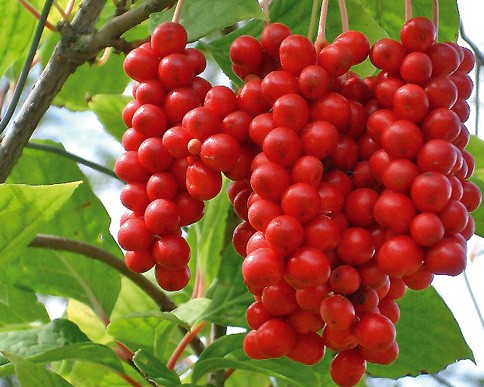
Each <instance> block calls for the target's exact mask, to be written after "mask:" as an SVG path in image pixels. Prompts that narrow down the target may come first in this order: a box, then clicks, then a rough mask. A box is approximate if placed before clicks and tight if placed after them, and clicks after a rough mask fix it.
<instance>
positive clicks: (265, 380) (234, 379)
mask: <svg viewBox="0 0 484 387" xmlns="http://www.w3.org/2000/svg"><path fill="white" fill-rule="evenodd" d="M269 385H270V379H269V377H268V376H267V375H263V374H259V373H256V372H253V371H246V370H241V369H239V370H236V371H235V372H234V373H233V374H232V375H230V377H229V378H228V379H227V380H226V382H225V386H226V387H253V386H269Z"/></svg>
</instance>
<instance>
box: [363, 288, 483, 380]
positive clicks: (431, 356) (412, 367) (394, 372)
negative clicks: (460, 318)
mask: <svg viewBox="0 0 484 387" xmlns="http://www.w3.org/2000/svg"><path fill="white" fill-rule="evenodd" d="M399 306H400V312H401V313H400V320H399V321H398V323H397V325H396V328H397V341H398V344H399V347H400V354H399V356H398V359H397V360H396V361H395V362H394V363H393V364H392V365H391V366H378V365H373V364H371V365H369V366H368V370H369V372H370V374H371V375H372V376H378V377H387V378H399V377H402V376H405V375H418V374H420V373H424V372H425V373H432V374H433V373H436V372H438V371H440V370H442V369H444V368H445V367H447V365H449V364H451V363H453V362H455V361H457V360H461V359H471V360H473V359H474V357H473V355H472V351H471V350H470V348H469V346H468V345H467V343H466V342H465V340H464V338H463V336H462V333H461V331H460V329H459V326H458V325H457V322H456V320H455V319H454V317H453V315H452V312H451V311H450V309H449V308H448V307H447V305H445V303H444V301H443V300H442V299H441V298H440V296H439V295H438V294H437V292H436V291H435V290H434V288H433V287H430V288H428V289H426V290H424V291H421V292H415V291H412V290H408V291H407V293H406V295H405V297H404V298H403V299H401V300H400V301H399Z"/></svg>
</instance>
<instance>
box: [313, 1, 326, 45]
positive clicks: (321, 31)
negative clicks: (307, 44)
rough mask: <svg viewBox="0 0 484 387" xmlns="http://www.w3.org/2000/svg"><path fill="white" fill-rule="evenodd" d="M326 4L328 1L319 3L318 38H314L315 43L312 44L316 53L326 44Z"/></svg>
mask: <svg viewBox="0 0 484 387" xmlns="http://www.w3.org/2000/svg"><path fill="white" fill-rule="evenodd" d="M328 3H329V0H323V2H322V3H321V13H320V16H319V25H318V37H317V38H316V42H315V43H314V48H315V49H316V52H317V53H319V52H320V51H321V49H322V48H323V47H324V46H325V45H326V44H328V41H327V40H326V20H327V18H328Z"/></svg>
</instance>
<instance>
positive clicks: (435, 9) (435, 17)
mask: <svg viewBox="0 0 484 387" xmlns="http://www.w3.org/2000/svg"><path fill="white" fill-rule="evenodd" d="M432 21H433V22H434V25H435V30H436V31H437V37H438V36H439V0H432Z"/></svg>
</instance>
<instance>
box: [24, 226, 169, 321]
mask: <svg viewBox="0 0 484 387" xmlns="http://www.w3.org/2000/svg"><path fill="white" fill-rule="evenodd" d="M29 247H40V248H44V249H51V250H62V251H69V252H72V253H76V254H81V255H84V256H86V257H89V258H92V259H95V260H97V261H101V262H104V263H105V264H106V265H108V266H111V267H112V268H113V269H115V270H116V271H118V272H119V273H121V274H122V275H124V276H125V277H127V278H129V279H130V280H131V281H133V282H134V283H135V284H136V285H138V286H139V287H140V288H141V289H143V291H144V292H145V293H146V294H147V295H149V296H150V297H151V298H152V299H153V301H155V302H156V304H157V305H158V306H159V307H160V309H161V310H162V311H170V310H173V309H175V308H176V306H175V304H174V303H173V302H172V301H171V300H170V299H169V298H168V297H167V296H166V294H165V293H163V292H162V291H161V289H160V288H159V287H158V286H157V285H155V284H154V283H153V282H151V281H150V280H149V279H147V278H146V277H145V276H143V275H141V274H138V273H134V272H132V271H131V270H129V269H128V268H127V267H126V265H125V264H124V262H123V260H122V259H120V258H119V257H117V256H116V255H114V254H111V253H110V252H108V251H106V250H104V249H101V248H99V247H97V246H95V245H91V244H88V243H85V242H81V241H77V240H74V239H68V238H62V237H59V236H56V235H47V234H38V235H37V236H36V237H35V238H34V239H33V240H32V242H30V244H29Z"/></svg>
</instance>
